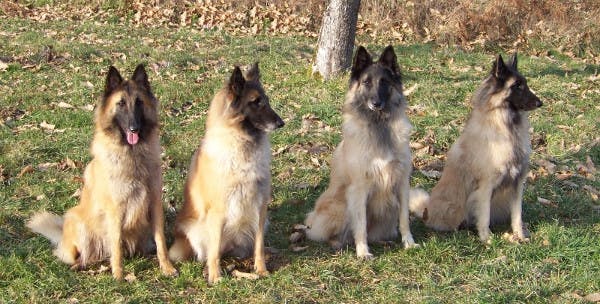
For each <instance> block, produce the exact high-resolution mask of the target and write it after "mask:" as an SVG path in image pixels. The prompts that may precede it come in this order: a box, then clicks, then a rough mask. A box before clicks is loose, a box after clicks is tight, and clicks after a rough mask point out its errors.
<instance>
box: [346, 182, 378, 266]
mask: <svg viewBox="0 0 600 304" xmlns="http://www.w3.org/2000/svg"><path fill="white" fill-rule="evenodd" d="M368 195H369V193H368V187H365V185H363V184H357V183H353V184H350V185H349V186H348V189H347V190H346V201H347V202H348V210H347V212H348V213H349V214H350V217H349V219H350V227H351V228H352V236H353V237H354V243H355V245H356V256H357V257H359V258H363V259H371V258H373V254H371V253H370V252H369V245H368V244H367V197H368Z"/></svg>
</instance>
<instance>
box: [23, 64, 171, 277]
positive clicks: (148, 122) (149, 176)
mask: <svg viewBox="0 0 600 304" xmlns="http://www.w3.org/2000/svg"><path fill="white" fill-rule="evenodd" d="M158 132H159V126H158V101H157V99H156V98H155V97H154V95H153V94H152V90H151V88H150V83H149V82H148V76H147V74H146V72H145V70H144V67H143V65H139V66H138V67H137V68H136V69H135V72H134V73H133V76H132V78H131V79H130V80H123V78H122V77H121V75H120V74H119V71H117V69H115V68H114V67H112V66H111V67H110V69H109V71H108V76H107V78H106V86H105V90H104V96H103V98H102V100H101V102H100V103H99V105H98V107H97V109H96V112H95V131H94V138H93V140H92V145H91V154H92V157H93V159H92V160H91V161H90V163H89V164H88V165H87V167H86V169H85V172H84V184H83V189H82V192H81V199H80V202H79V204H78V205H77V206H75V207H73V208H71V209H69V210H68V211H67V213H66V214H65V215H64V216H63V217H61V216H58V215H54V214H51V213H48V212H41V213H37V214H35V215H34V216H33V217H32V219H31V220H30V221H29V223H28V227H29V228H30V229H31V230H33V231H34V232H37V233H40V234H42V235H44V236H46V237H47V238H49V239H50V240H51V241H52V242H53V243H54V244H55V245H57V247H56V249H55V250H54V254H55V255H56V256H57V257H58V258H60V259H61V260H62V261H63V262H65V263H67V264H70V265H73V266H74V268H82V267H85V266H86V265H89V264H90V263H94V262H98V261H102V260H104V259H106V258H108V257H110V265H111V268H112V274H113V277H114V278H115V279H121V278H122V277H123V255H124V252H123V250H125V254H128V255H132V254H134V253H138V252H145V251H147V250H148V249H149V248H151V247H152V246H151V242H152V238H154V241H155V243H156V251H157V256H158V261H159V264H160V268H161V270H162V272H163V273H164V274H166V275H175V274H177V271H176V270H175V268H173V266H172V265H171V262H170V261H169V259H168V257H167V249H166V244H165V237H164V214H163V209H162V201H161V192H162V177H161V167H160V165H161V161H160V143H159V137H158Z"/></svg>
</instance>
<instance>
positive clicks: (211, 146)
mask: <svg viewBox="0 0 600 304" xmlns="http://www.w3.org/2000/svg"><path fill="white" fill-rule="evenodd" d="M203 153H206V154H207V157H209V158H210V159H211V160H212V161H213V162H214V163H215V164H216V165H217V168H218V170H219V171H218V173H217V176H216V177H215V178H219V179H220V180H221V181H222V187H223V190H224V199H225V204H226V208H227V218H228V221H227V222H228V223H232V224H233V223H235V222H237V221H240V220H243V219H244V218H247V216H246V213H248V212H255V210H258V209H257V208H258V207H260V206H262V204H264V203H266V202H267V198H268V196H269V195H270V193H269V185H270V178H271V177H270V162H271V154H270V146H269V143H268V140H266V138H262V139H260V140H259V142H256V143H241V144H239V143H238V144H233V145H232V144H231V143H226V142H221V141H218V142H211V141H208V140H207V142H206V145H205V147H204V151H203Z"/></svg>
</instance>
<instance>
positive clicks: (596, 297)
mask: <svg viewBox="0 0 600 304" xmlns="http://www.w3.org/2000/svg"><path fill="white" fill-rule="evenodd" d="M583 298H584V299H585V300H586V301H588V302H592V303H597V302H600V292H595V293H590V294H589V295H587V296H585V297H583Z"/></svg>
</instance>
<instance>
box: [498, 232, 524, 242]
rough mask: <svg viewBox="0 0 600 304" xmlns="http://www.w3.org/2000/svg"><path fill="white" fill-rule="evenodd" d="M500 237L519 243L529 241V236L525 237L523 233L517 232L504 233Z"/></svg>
mask: <svg viewBox="0 0 600 304" xmlns="http://www.w3.org/2000/svg"><path fill="white" fill-rule="evenodd" d="M502 238H503V239H505V240H507V241H509V242H511V243H513V244H520V243H528V242H529V238H528V237H525V236H524V235H523V234H518V233H508V232H506V233H504V234H503V235H502Z"/></svg>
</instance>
